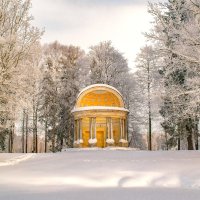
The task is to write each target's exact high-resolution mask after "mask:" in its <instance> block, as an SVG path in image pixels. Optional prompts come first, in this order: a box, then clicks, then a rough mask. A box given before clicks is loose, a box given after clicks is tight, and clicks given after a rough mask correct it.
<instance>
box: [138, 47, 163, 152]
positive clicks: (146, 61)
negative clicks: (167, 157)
mask: <svg viewBox="0 0 200 200" xmlns="http://www.w3.org/2000/svg"><path fill="white" fill-rule="evenodd" d="M157 65H158V59H157V55H156V52H155V51H154V49H153V47H152V46H145V47H143V48H141V50H140V53H139V54H138V55H137V58H136V66H137V68H138V71H137V73H136V80H137V85H138V89H139V94H143V104H142V106H143V107H145V108H146V109H147V110H148V111H147V113H146V117H144V119H145V121H146V122H147V123H148V149H149V150H152V142H151V139H152V115H153V111H152V99H153V97H154V95H155V94H156V90H155V89H156V88H155V86H157V83H158V80H159V77H158V75H159V73H158V67H157ZM158 86H160V85H158ZM139 94H138V95H139ZM157 103H158V102H157Z"/></svg>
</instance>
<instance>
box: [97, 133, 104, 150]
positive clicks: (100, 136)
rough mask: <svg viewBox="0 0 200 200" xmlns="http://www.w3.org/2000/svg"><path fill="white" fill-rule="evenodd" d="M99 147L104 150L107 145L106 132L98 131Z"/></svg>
mask: <svg viewBox="0 0 200 200" xmlns="http://www.w3.org/2000/svg"><path fill="white" fill-rule="evenodd" d="M96 134H97V147H100V148H103V147H104V146H105V145H104V143H105V136H104V131H97V133H96Z"/></svg>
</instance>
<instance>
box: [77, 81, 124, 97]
mask: <svg viewBox="0 0 200 200" xmlns="http://www.w3.org/2000/svg"><path fill="white" fill-rule="evenodd" d="M93 87H105V88H109V89H112V90H114V91H115V92H117V93H118V94H119V95H120V96H121V97H122V94H121V93H120V92H119V91H118V90H117V89H116V88H114V87H113V86H110V85H107V84H93V85H89V86H87V87H85V88H84V89H82V90H81V91H80V93H79V94H78V97H77V98H79V96H80V95H81V94H82V93H83V92H85V91H87V90H89V89H91V88H93Z"/></svg>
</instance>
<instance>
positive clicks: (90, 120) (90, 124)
mask: <svg viewBox="0 0 200 200" xmlns="http://www.w3.org/2000/svg"><path fill="white" fill-rule="evenodd" d="M89 126H90V139H92V118H91V117H90V119H89Z"/></svg>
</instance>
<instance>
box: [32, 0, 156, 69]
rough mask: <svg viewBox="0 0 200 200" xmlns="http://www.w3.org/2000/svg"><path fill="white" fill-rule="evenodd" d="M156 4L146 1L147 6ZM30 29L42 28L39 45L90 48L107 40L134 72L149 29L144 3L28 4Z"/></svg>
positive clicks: (67, 0) (62, 0) (38, 0)
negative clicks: (144, 34)
mask: <svg viewBox="0 0 200 200" xmlns="http://www.w3.org/2000/svg"><path fill="white" fill-rule="evenodd" d="M153 1H154V2H155V1H156V0H150V2H153ZM31 13H32V15H33V16H34V18H35V21H34V25H36V26H38V27H39V28H45V34H44V36H43V37H42V43H49V42H54V41H55V40H57V41H59V42H61V43H62V44H65V45H69V44H73V45H78V46H80V47H81V48H83V49H84V50H85V51H86V52H88V49H89V47H90V46H91V45H96V44H98V43H99V42H100V41H105V40H111V41H112V44H113V46H114V47H115V48H117V49H118V50H119V51H120V52H122V53H123V54H124V56H125V58H126V59H127V60H128V64H129V67H130V68H132V69H134V60H135V57H136V54H137V53H138V52H139V50H140V48H141V47H142V46H144V45H145V41H146V39H145V38H144V36H143V35H142V32H146V31H149V29H150V28H151V24H150V21H152V19H151V16H150V15H149V14H148V12H147V1H146V0H32V9H31Z"/></svg>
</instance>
